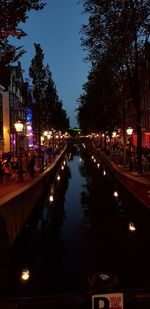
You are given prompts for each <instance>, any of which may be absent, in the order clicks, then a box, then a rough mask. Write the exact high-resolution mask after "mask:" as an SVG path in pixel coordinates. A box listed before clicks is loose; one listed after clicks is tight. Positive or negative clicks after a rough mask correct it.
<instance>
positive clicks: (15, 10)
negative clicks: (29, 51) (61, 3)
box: [0, 0, 45, 65]
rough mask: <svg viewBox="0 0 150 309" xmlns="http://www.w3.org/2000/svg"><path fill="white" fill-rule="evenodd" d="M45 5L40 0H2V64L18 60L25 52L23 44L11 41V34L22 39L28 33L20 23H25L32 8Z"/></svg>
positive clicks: (0, 27) (38, 8) (0, 24)
mask: <svg viewBox="0 0 150 309" xmlns="http://www.w3.org/2000/svg"><path fill="white" fill-rule="evenodd" d="M44 6H45V4H44V3H41V1H40V0H7V1H6V0H0V12H1V14H0V64H1V65H7V64H9V63H10V62H14V61H16V60H18V58H19V57H20V56H21V55H22V54H23V53H24V52H25V51H24V50H23V49H22V46H20V47H17V48H16V47H15V46H13V45H11V44H10V43H9V40H8V38H9V37H10V36H12V37H15V38H17V39H21V38H22V37H23V36H25V35H26V33H25V32H24V31H23V30H22V29H21V28H20V26H19V24H20V23H21V22H22V23H25V22H26V20H27V18H28V15H27V13H28V12H29V11H31V10H41V9H43V8H44Z"/></svg>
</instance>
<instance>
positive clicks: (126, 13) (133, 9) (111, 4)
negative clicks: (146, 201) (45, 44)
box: [82, 0, 150, 173]
mask: <svg viewBox="0 0 150 309" xmlns="http://www.w3.org/2000/svg"><path fill="white" fill-rule="evenodd" d="M82 2H83V5H84V11H85V12H88V13H89V14H90V17H89V23H88V25H83V28H82V33H83V35H84V36H83V37H82V45H83V46H84V47H85V48H86V49H87V50H88V51H89V55H88V59H89V60H90V61H93V62H99V63H100V62H101V61H102V59H103V58H104V57H105V56H107V55H108V54H110V55H111V56H112V57H111V64H112V66H114V68H115V71H114V73H115V74H116V76H117V75H118V76H119V74H120V73H121V74H122V72H124V75H125V76H126V78H127V80H128V83H129V86H130V94H131V97H132V100H133V102H134V105H135V109H136V131H137V137H138V138H137V157H138V171H139V173H142V133H141V99H140V85H139V81H140V75H139V74H140V71H139V68H140V58H141V52H142V50H143V48H144V46H145V43H146V42H147V41H148V39H149V30H150V19H149V17H150V2H149V1H148V0H124V1H119V0H112V1H103V0H82ZM115 64H116V65H115ZM121 76H122V75H121Z"/></svg>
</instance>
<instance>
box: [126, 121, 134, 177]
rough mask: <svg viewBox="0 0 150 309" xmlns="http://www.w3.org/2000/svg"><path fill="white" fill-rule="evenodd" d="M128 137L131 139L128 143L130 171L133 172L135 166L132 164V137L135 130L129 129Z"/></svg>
mask: <svg viewBox="0 0 150 309" xmlns="http://www.w3.org/2000/svg"><path fill="white" fill-rule="evenodd" d="M126 132H127V135H128V137H129V139H128V142H129V170H130V171H132V170H133V164H132V149H131V136H132V134H133V128H131V127H128V128H127V130H126Z"/></svg>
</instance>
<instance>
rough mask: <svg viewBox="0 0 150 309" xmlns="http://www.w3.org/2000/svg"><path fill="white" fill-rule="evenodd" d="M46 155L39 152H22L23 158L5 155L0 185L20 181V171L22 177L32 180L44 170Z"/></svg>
mask: <svg viewBox="0 0 150 309" xmlns="http://www.w3.org/2000/svg"><path fill="white" fill-rule="evenodd" d="M44 164H45V163H44V155H43V153H41V154H39V153H38V152H37V151H28V152H22V154H21V157H19V156H18V155H17V154H14V153H10V152H9V153H4V154H3V155H2V157H1V159H0V183H3V184H6V183H10V182H12V181H18V180H19V177H20V171H21V173H22V177H25V176H26V175H30V176H31V177H32V178H34V177H35V175H36V174H38V173H40V172H41V171H42V170H43V168H44Z"/></svg>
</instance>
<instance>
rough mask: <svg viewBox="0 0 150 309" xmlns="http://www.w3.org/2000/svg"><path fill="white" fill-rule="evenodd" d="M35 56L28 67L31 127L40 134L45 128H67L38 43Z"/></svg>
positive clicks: (48, 68)
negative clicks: (30, 81)
mask: <svg viewBox="0 0 150 309" xmlns="http://www.w3.org/2000/svg"><path fill="white" fill-rule="evenodd" d="M34 46H35V56H34V57H33V59H32V61H31V65H30V67H29V76H30V77H31V79H32V84H33V98H34V102H33V104H32V119H33V129H34V132H35V133H36V134H37V135H38V138H39V145H40V136H41V134H42V133H43V132H44V131H45V130H49V131H50V130H51V129H52V128H53V129H55V130H67V129H68V127H69V120H68V118H67V114H66V112H65V110H64V109H63V108H62V106H63V104H62V101H60V99H59V97H58V94H57V90H56V86H55V83H54V81H53V79H52V73H51V71H50V67H49V65H47V66H44V53H43V50H42V48H41V46H40V44H36V43H35V44H34Z"/></svg>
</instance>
